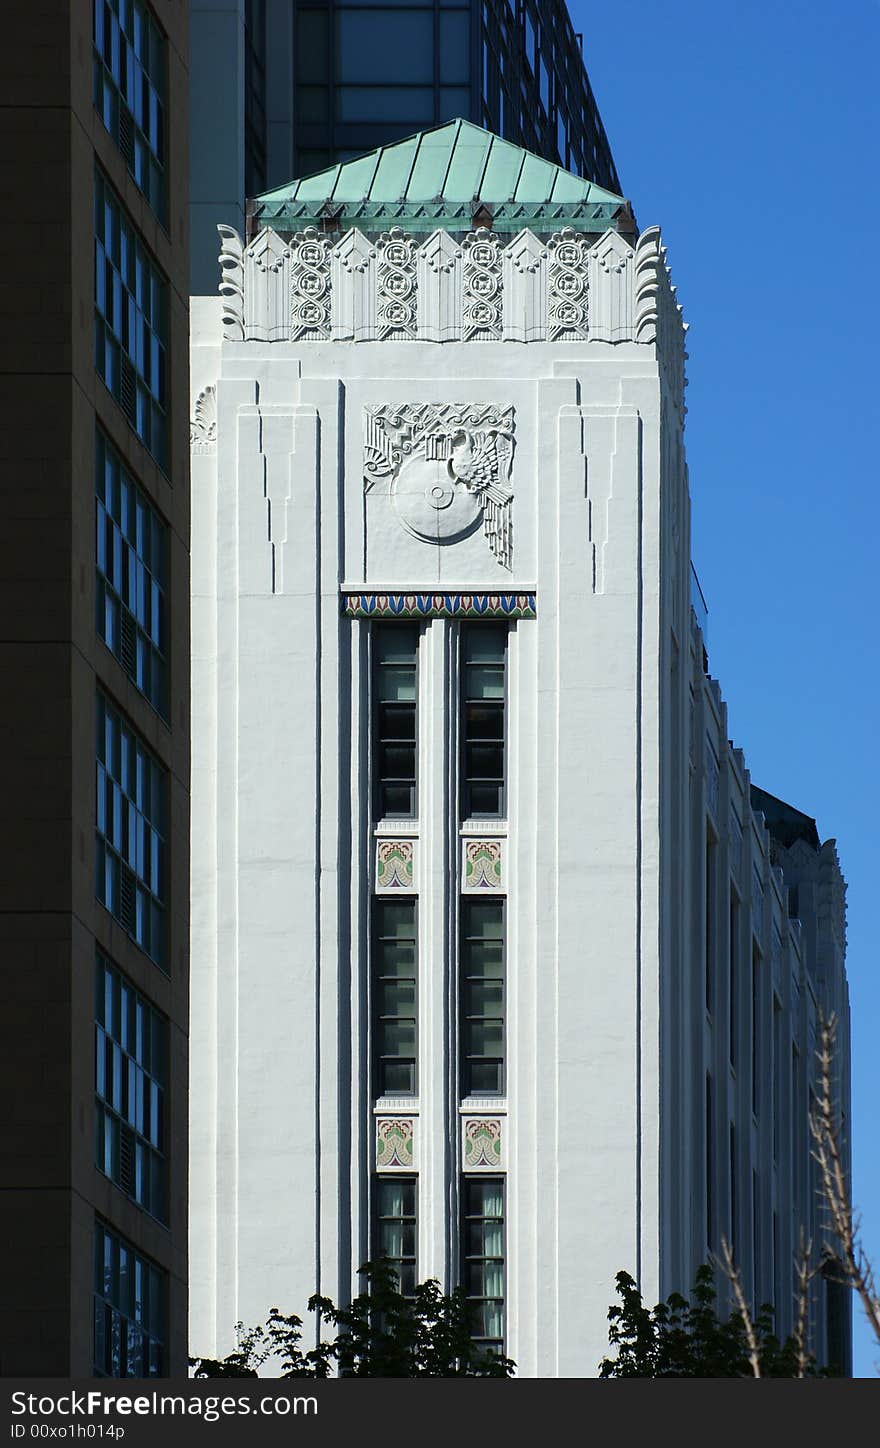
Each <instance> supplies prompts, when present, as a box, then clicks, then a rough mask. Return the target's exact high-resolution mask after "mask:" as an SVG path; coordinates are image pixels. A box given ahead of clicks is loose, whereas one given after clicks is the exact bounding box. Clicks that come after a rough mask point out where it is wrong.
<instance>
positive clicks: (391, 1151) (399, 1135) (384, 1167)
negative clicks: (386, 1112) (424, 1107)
mask: <svg viewBox="0 0 880 1448" xmlns="http://www.w3.org/2000/svg"><path fill="white" fill-rule="evenodd" d="M414 1161H415V1151H414V1140H413V1120H412V1117H408V1116H380V1117H379V1118H378V1120H377V1121H376V1169H377V1171H412V1168H413V1163H414Z"/></svg>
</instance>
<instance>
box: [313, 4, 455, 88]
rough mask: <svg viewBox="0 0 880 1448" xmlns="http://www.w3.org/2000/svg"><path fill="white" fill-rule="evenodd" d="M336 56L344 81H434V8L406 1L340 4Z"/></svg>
mask: <svg viewBox="0 0 880 1448" xmlns="http://www.w3.org/2000/svg"><path fill="white" fill-rule="evenodd" d="M404 56H405V57H406V59H405V62H404V63H403V64H401V61H402V58H403V57H404ZM336 62H337V80H339V81H341V82H342V83H343V84H345V82H346V81H364V80H370V81H372V82H373V83H375V84H378V85H381V84H383V83H384V84H387V83H388V82H392V83H393V82H395V81H406V82H407V84H409V85H413V84H423V85H433V83H434V17H433V14H432V13H431V12H430V11H422V10H405V9H403V8H402V7H400V8H396V9H394V10H391V9H387V10H379V9H370V10H343V9H340V10H338V11H337V13H336ZM454 78H455V77H453V79H454Z"/></svg>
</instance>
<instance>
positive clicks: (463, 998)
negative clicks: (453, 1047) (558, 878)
mask: <svg viewBox="0 0 880 1448" xmlns="http://www.w3.org/2000/svg"><path fill="white" fill-rule="evenodd" d="M460 965H461V992H460V996H459V1000H460V1007H461V1077H462V1079H461V1094H462V1096H482V1095H497V1094H499V1093H500V1092H502V1091H503V1090H504V1014H505V1012H504V901H503V900H492V899H467V898H464V899H462V902H461V954H460Z"/></svg>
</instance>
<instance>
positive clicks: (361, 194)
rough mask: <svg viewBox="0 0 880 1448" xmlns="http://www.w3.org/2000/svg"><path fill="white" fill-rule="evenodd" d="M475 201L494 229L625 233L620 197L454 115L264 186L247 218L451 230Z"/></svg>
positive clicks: (283, 224)
mask: <svg viewBox="0 0 880 1448" xmlns="http://www.w3.org/2000/svg"><path fill="white" fill-rule="evenodd" d="M480 207H485V208H487V209H488V211H489V212H490V213H491V224H492V226H493V229H494V230H496V231H519V230H520V229H521V228H522V227H524V226H530V225H532V226H535V225H537V226H539V227H541V228H542V229H547V228H548V226H549V228H550V229H555V228H556V226H572V227H574V228H575V229H577V230H581V231H604V230H605V229H606V228H607V227H609V226H611V225H613V224H614V220H615V218H617V217H620V219H621V220H623V219H624V218H628V219H629V223H630V225H629V229H630V230H631V229H632V225H631V213H630V211H629V208H628V205H627V203H626V201H625V200H624V198H623V197H622V196H615V195H614V193H613V191H606V190H605V189H604V188H603V187H601V186H597V185H596V184H595V183H594V182H593V181H585V180H584V179H583V177H581V176H574V175H573V174H572V173H571V172H570V171H566V170H564V169H563V167H562V166H554V165H553V164H552V162H550V161H544V160H542V158H541V157H540V156H535V155H533V154H532V153H531V152H530V151H524V150H522V148H521V147H519V146H514V145H512V144H511V142H510V141H502V140H501V138H500V136H495V135H493V134H492V132H491V131H484V130H483V129H482V128H481V127H480V126H474V125H472V124H471V122H470V121H460V120H459V121H449V122H447V123H446V124H445V125H443V126H437V127H435V128H434V129H433V130H431V131H420V132H418V133H417V134H416V135H415V136H408V137H407V138H406V139H405V140H403V141H395V142H393V143H392V144H391V145H389V146H380V147H379V149H378V150H376V151H370V152H369V153H368V154H367V155H366V156H358V157H356V159H355V160H353V161H344V162H342V163H341V164H340V165H338V166H330V167H328V169H327V170H326V171H318V172H316V174H315V175H314V176H306V177H304V178H303V179H302V180H299V181H291V182H290V183H289V184H288V185H287V186H279V187H277V188H276V189H275V190H274V191H264V192H263V194H262V195H261V196H258V197H256V199H255V200H254V201H253V202H252V203H251V208H250V210H251V215H252V217H253V220H254V222H256V223H257V224H258V225H268V226H272V227H274V228H275V229H276V230H278V231H300V230H302V228H303V227H305V226H309V225H316V224H318V225H320V224H322V223H323V224H324V225H325V226H327V224H328V222H330V223H332V229H334V230H336V229H339V230H345V229H346V228H347V227H349V226H354V225H358V226H360V227H361V229H362V230H373V229H375V228H377V227H384V226H386V225H390V224H395V225H398V226H401V227H403V228H404V230H407V231H433V230H435V229H436V228H437V227H446V228H447V229H449V230H452V231H461V230H470V228H471V226H472V225H473V224H474V221H475V217H476V213H477V212H478V211H479V209H480ZM621 208H623V212H621Z"/></svg>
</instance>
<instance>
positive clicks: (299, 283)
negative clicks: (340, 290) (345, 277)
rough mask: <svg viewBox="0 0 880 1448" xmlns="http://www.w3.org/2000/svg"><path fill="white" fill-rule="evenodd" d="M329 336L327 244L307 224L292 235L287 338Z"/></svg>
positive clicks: (325, 240) (299, 338) (294, 340)
mask: <svg viewBox="0 0 880 1448" xmlns="http://www.w3.org/2000/svg"><path fill="white" fill-rule="evenodd" d="M329 336H330V248H329V245H328V243H327V239H326V237H323V236H322V235H321V234H320V232H319V231H317V230H316V229H315V227H313V226H310V227H309V228H308V229H307V230H306V231H304V232H301V233H300V234H299V235H298V236H295V237H294V238H293V242H292V243H291V263H290V340H291V342H297V341H300V340H302V341H310V342H318V341H324V340H325V339H326V338H328V337H329Z"/></svg>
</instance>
